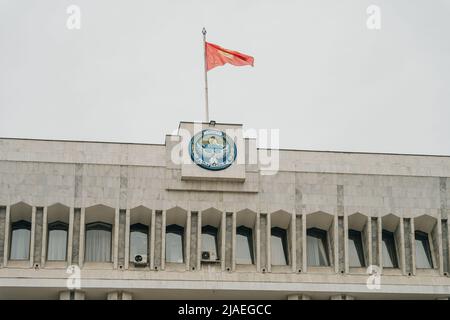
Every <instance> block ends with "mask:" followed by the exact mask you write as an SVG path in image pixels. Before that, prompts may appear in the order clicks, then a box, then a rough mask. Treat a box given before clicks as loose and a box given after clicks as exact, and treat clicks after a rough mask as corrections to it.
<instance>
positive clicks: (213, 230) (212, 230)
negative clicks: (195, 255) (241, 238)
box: [201, 224, 221, 260]
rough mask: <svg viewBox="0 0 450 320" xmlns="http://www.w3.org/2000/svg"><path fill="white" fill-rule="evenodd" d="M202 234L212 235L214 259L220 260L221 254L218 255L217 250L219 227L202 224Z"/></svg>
mask: <svg viewBox="0 0 450 320" xmlns="http://www.w3.org/2000/svg"><path fill="white" fill-rule="evenodd" d="M203 234H209V235H211V236H213V237H214V244H215V246H216V260H220V258H221V255H220V251H219V228H217V227H214V226H212V225H209V224H207V225H204V226H202V235H203ZM201 251H202V252H203V251H204V250H203V241H202V250H201Z"/></svg>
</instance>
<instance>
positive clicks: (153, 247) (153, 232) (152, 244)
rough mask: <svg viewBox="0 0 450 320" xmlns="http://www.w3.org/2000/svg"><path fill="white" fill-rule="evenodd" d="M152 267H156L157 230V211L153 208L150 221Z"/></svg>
mask: <svg viewBox="0 0 450 320" xmlns="http://www.w3.org/2000/svg"><path fill="white" fill-rule="evenodd" d="M150 230H151V231H150V269H152V270H153V269H155V231H156V212H155V210H152V219H151V223H150Z"/></svg>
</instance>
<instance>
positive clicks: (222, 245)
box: [220, 211, 231, 271]
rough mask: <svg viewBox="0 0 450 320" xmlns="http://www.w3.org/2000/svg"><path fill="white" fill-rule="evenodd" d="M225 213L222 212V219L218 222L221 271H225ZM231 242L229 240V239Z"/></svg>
mask: <svg viewBox="0 0 450 320" xmlns="http://www.w3.org/2000/svg"><path fill="white" fill-rule="evenodd" d="M226 215H227V213H226V212H225V211H222V217H221V222H220V238H221V239H220V267H221V269H222V271H224V270H225V260H226V254H225V246H226V239H227V216H226ZM230 240H231V239H230Z"/></svg>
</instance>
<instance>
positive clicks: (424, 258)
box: [415, 231, 433, 269]
mask: <svg viewBox="0 0 450 320" xmlns="http://www.w3.org/2000/svg"><path fill="white" fill-rule="evenodd" d="M415 239H416V267H417V268H424V269H425V268H428V269H431V268H433V259H432V257H431V249H430V242H429V239H428V233H425V232H422V231H416V232H415Z"/></svg>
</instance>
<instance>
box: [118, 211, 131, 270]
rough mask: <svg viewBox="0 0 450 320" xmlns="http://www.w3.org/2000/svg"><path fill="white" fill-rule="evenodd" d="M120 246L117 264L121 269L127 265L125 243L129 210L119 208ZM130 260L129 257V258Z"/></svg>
mask: <svg viewBox="0 0 450 320" xmlns="http://www.w3.org/2000/svg"><path fill="white" fill-rule="evenodd" d="M118 213H119V214H118V222H119V223H118V224H119V225H118V227H117V228H116V229H117V230H118V236H117V238H118V248H117V265H118V268H119V269H123V268H124V267H125V244H126V243H127V241H126V236H125V234H126V219H127V210H126V209H120V210H118ZM127 260H128V259H127Z"/></svg>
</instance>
